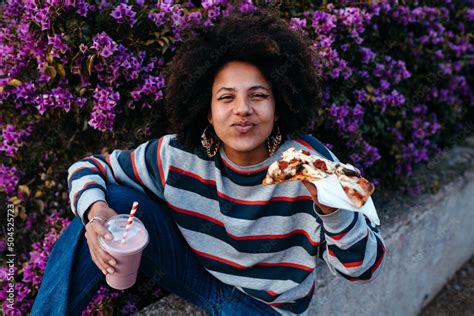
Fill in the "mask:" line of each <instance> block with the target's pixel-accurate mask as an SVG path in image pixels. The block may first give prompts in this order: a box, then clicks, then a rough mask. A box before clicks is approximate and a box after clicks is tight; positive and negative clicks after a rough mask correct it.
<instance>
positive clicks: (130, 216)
mask: <svg viewBox="0 0 474 316" xmlns="http://www.w3.org/2000/svg"><path fill="white" fill-rule="evenodd" d="M137 209H138V202H137V201H135V202H133V205H132V209H131V210H130V215H129V216H128V221H127V225H126V226H125V231H124V233H123V236H122V242H125V239H126V238H127V232H128V230H129V229H130V226H131V225H132V224H133V219H134V218H135V213H136V212H137Z"/></svg>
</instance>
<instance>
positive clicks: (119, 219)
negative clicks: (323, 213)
mask: <svg viewBox="0 0 474 316" xmlns="http://www.w3.org/2000/svg"><path fill="white" fill-rule="evenodd" d="M128 217H129V215H126V214H120V215H116V216H114V217H111V218H109V219H108V220H107V221H105V223H104V225H105V227H106V228H107V229H108V230H109V231H110V232H111V233H112V236H113V239H112V240H107V239H104V238H102V237H99V244H100V247H101V248H102V249H104V250H105V251H106V252H108V253H109V254H110V255H111V256H112V257H114V258H115V260H116V262H117V265H116V266H115V267H114V270H115V272H114V273H113V274H107V275H106V277H105V279H106V281H107V284H108V285H109V286H111V287H113V288H114V289H117V290H124V289H128V288H129V287H131V286H132V285H134V284H135V282H136V280H137V273H138V268H139V266H140V261H141V258H142V253H143V249H145V247H146V246H147V245H148V242H149V237H148V232H147V230H146V228H145V226H144V225H143V223H142V222H141V221H140V220H139V219H138V218H136V217H135V218H134V220H133V224H132V225H131V226H130V228H129V230H128V231H127V238H126V239H125V241H124V242H122V236H123V233H124V232H125V226H126V225H127V221H128Z"/></svg>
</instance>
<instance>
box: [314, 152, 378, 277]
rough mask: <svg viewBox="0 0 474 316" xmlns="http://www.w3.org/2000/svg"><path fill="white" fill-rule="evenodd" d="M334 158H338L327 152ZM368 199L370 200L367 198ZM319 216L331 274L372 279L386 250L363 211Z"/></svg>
mask: <svg viewBox="0 0 474 316" xmlns="http://www.w3.org/2000/svg"><path fill="white" fill-rule="evenodd" d="M330 153H331V155H332V157H333V158H334V160H335V161H339V159H337V157H336V156H335V155H334V154H333V153H332V152H331V151H330ZM369 199H372V198H371V197H369ZM313 206H314V211H315V213H316V214H317V215H318V216H319V218H321V220H322V226H323V232H324V234H323V236H324V240H325V241H326V242H325V243H324V244H323V245H325V247H324V246H323V247H324V249H321V251H322V258H323V259H324V261H325V262H326V263H327V265H328V266H329V269H330V270H331V271H332V273H334V274H339V275H341V276H342V277H344V278H345V279H347V280H349V281H370V280H373V279H374V278H375V277H376V276H377V275H378V274H379V273H380V271H381V270H382V268H383V265H384V257H385V253H386V247H385V242H384V240H383V238H382V235H381V234H380V231H379V230H378V229H377V228H376V227H374V226H372V225H371V224H370V220H369V219H368V218H367V217H366V216H365V215H364V214H362V213H359V212H353V211H349V210H345V209H337V210H336V211H334V212H333V213H331V214H326V215H323V214H321V213H320V212H318V211H317V210H316V209H317V208H318V207H317V206H316V205H315V204H314V205H313Z"/></svg>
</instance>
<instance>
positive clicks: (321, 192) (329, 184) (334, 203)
mask: <svg viewBox="0 0 474 316" xmlns="http://www.w3.org/2000/svg"><path fill="white" fill-rule="evenodd" d="M311 182H312V183H313V184H314V185H315V186H316V188H317V189H318V201H319V203H321V204H323V205H326V206H329V207H335V208H342V209H345V210H350V211H353V212H360V213H362V214H364V215H366V216H367V218H368V219H369V220H370V222H371V223H372V226H375V225H379V226H380V220H379V216H378V215H377V210H376V209H375V206H374V202H373V201H372V198H371V197H369V198H368V199H367V201H366V202H365V204H364V205H362V207H361V208H357V207H355V206H354V205H352V203H351V201H350V200H349V198H348V197H347V195H346V193H345V192H344V189H343V188H342V186H341V183H340V182H339V181H338V180H337V176H336V175H335V174H333V175H330V176H329V177H327V178H325V179H322V180H317V181H311Z"/></svg>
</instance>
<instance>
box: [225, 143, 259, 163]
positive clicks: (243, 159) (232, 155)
mask: <svg viewBox="0 0 474 316" xmlns="http://www.w3.org/2000/svg"><path fill="white" fill-rule="evenodd" d="M224 152H225V154H226V156H227V158H229V159H230V161H232V162H233V163H235V164H236V165H237V166H252V165H256V164H258V163H260V162H262V161H264V160H265V159H267V158H268V151H267V149H266V147H265V145H262V146H260V147H258V148H255V149H254V150H252V151H251V152H238V151H235V150H233V149H230V148H228V147H226V146H225V145H224Z"/></svg>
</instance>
